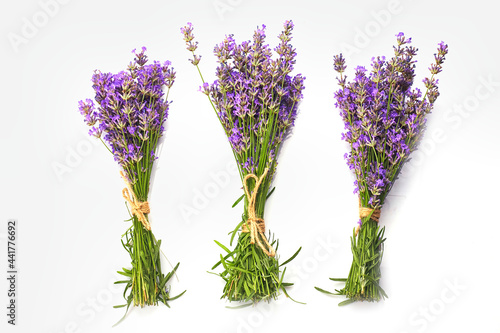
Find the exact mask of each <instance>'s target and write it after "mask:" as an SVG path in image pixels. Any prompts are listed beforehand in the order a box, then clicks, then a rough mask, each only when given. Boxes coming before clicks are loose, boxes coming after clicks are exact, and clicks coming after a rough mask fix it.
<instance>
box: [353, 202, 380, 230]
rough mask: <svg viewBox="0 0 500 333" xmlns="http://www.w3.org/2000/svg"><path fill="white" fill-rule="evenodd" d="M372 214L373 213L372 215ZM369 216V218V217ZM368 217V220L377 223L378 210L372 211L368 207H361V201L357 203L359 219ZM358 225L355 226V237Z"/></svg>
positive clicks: (378, 217)
mask: <svg viewBox="0 0 500 333" xmlns="http://www.w3.org/2000/svg"><path fill="white" fill-rule="evenodd" d="M372 212H373V213H372ZM370 215H371V216H370ZM368 216H370V218H371V219H372V220H373V221H375V222H377V223H378V221H379V219H380V209H373V208H370V207H363V205H361V200H360V201H359V218H361V219H362V218H364V217H368ZM360 228H361V227H360V225H359V224H358V225H357V226H356V231H355V232H354V234H355V235H356V236H357V235H358V232H359V229H360Z"/></svg>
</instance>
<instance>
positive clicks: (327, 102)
mask: <svg viewBox="0 0 500 333" xmlns="http://www.w3.org/2000/svg"><path fill="white" fill-rule="evenodd" d="M48 2H49V0H41V1H40V2H38V1H33V0H29V1H16V2H14V1H9V2H7V1H3V2H2V5H3V6H2V10H1V11H0V12H1V14H0V15H1V19H0V21H1V22H2V23H1V26H2V28H1V39H0V43H1V47H2V53H1V59H2V65H3V68H2V75H1V77H0V82H1V83H0V84H1V90H0V91H1V94H2V95H1V97H2V98H1V103H2V104H1V105H2V106H1V112H2V117H1V121H0V123H1V125H0V126H1V131H0V135H1V140H0V145H1V151H2V160H1V166H0V177H1V187H0V188H1V194H0V221H2V223H1V230H0V238H1V239H0V241H1V246H0V247H1V249H0V263H1V264H0V266H1V267H2V270H6V265H7V260H6V259H7V258H6V245H5V242H6V234H5V232H6V221H7V220H8V219H9V218H16V219H18V221H19V222H18V223H19V227H18V267H19V281H18V292H19V293H18V325H17V326H16V327H12V326H11V325H7V323H6V321H7V317H6V315H5V314H6V312H7V310H6V308H5V305H6V304H7V295H6V294H7V284H6V279H5V278H2V279H1V283H0V295H1V296H0V304H1V305H2V306H1V308H2V309H3V310H0V314H1V316H0V318H2V319H1V320H0V321H1V324H0V327H2V328H1V330H2V332H5V330H6V329H7V332H43V333H44V332H51V333H52V332H53V333H62V332H108V331H111V330H112V329H111V326H112V325H113V324H114V323H115V322H116V321H117V320H119V319H120V317H121V316H122V314H123V309H120V310H116V309H113V308H112V305H115V304H121V303H122V302H123V300H122V296H121V289H120V288H118V289H117V288H115V287H114V286H113V284H112V282H113V281H115V280H116V279H117V275H116V274H115V272H116V271H117V270H119V269H121V267H122V266H126V267H127V266H128V265H129V262H130V261H129V258H128V257H127V253H126V252H125V251H124V250H123V248H122V247H121V245H120V235H121V234H122V233H123V232H124V230H125V229H126V228H127V224H126V223H123V222H121V221H122V220H123V219H125V218H126V209H125V206H124V200H123V198H122V197H121V189H122V188H123V183H122V180H121V179H120V177H119V175H118V171H119V168H118V166H117V165H116V164H115V162H114V161H113V160H112V158H111V156H109V153H108V152H107V151H106V150H105V149H104V147H102V145H101V144H100V143H98V142H96V141H95V140H94V139H93V138H89V137H88V136H87V134H86V132H87V130H88V129H87V127H86V125H85V124H84V123H83V119H82V117H81V115H80V114H79V112H78V107H77V102H78V101H79V100H80V99H84V98H90V97H92V96H93V91H92V88H91V81H90V79H91V75H92V73H93V70H94V69H100V70H101V71H110V72H116V71H119V70H121V69H124V68H125V66H126V65H127V64H128V63H129V61H131V60H132V54H131V53H130V51H131V50H132V49H134V48H140V47H141V46H146V47H148V56H149V57H150V59H156V60H162V61H163V60H167V59H168V60H170V61H172V63H173V66H174V67H175V69H176V70H177V80H176V82H175V84H174V86H173V89H172V91H171V95H170V96H171V98H172V100H173V102H174V103H173V104H172V107H171V109H170V116H169V119H168V124H167V129H166V133H165V141H164V146H163V150H162V154H161V157H160V159H159V163H158V169H157V173H156V177H155V179H154V184H153V186H152V193H151V195H150V199H151V200H150V203H151V206H152V214H151V219H152V224H153V230H154V232H155V234H156V235H157V237H158V238H161V239H162V240H163V244H162V249H163V251H164V252H165V253H166V255H167V257H168V258H169V260H170V261H171V262H172V263H173V264H175V263H177V262H181V265H180V268H179V271H178V280H174V281H173V282H172V294H177V293H179V292H181V291H183V290H185V289H187V292H186V294H185V295H184V296H183V297H181V298H180V299H179V300H176V301H174V302H172V303H171V304H170V305H171V308H170V309H169V308H167V307H165V306H164V305H160V306H158V307H150V308H145V309H134V310H133V311H132V312H131V313H130V314H129V316H128V317H127V319H126V320H125V322H123V323H122V324H121V325H119V326H118V327H116V328H114V329H113V331H114V332H137V330H142V331H153V330H155V331H171V332H174V331H175V332H199V331H206V332H276V331H277V330H279V331H280V332H287V331H288V332H298V331H307V332H308V331H312V330H314V331H317V332H333V331H338V332H341V331H349V332H394V333H402V332H407V333H413V332H452V331H460V332H466V331H478V332H500V323H499V320H498V310H500V306H499V305H498V299H499V296H500V292H499V288H498V274H499V272H500V270H499V268H498V255H497V253H498V234H499V232H500V227H499V223H498V222H500V221H499V219H498V214H497V213H496V212H495V209H496V207H497V205H498V188H499V187H500V181H499V178H498V164H499V162H500V159H499V155H498V145H497V140H498V122H499V121H500V115H499V114H498V111H497V108H498V103H499V97H500V71H499V66H498V51H499V48H498V31H499V26H498V17H497V12H496V10H495V8H493V7H494V6H493V5H491V1H485V0H479V1H474V2H466V1H458V2H449V1H448V2H446V1H418V2H417V1H410V0H400V1H397V0H395V1H392V2H388V1H386V0H377V1H351V2H349V3H347V2H345V1H331V2H326V1H307V2H306V1H296V0H294V1H261V0H259V1H249V0H200V1H184V2H181V1H176V2H167V1H163V2H160V1H142V2H139V1H136V2H134V1H96V0H87V1H78V0H73V1H65V3H62V0H61V2H55V4H56V5H57V6H56V7H54V2H52V5H51V6H48V7H47V6H44V5H42V4H43V3H48ZM44 8H45V9H44ZM47 12H48V13H49V14H50V15H48V14H47ZM286 19H292V20H293V21H294V23H295V25H296V27H295V30H294V39H293V45H294V46H295V47H296V49H297V53H298V56H297V66H296V73H299V72H300V73H303V74H304V75H305V76H306V77H307V80H306V89H305V92H304V101H303V103H302V104H301V107H300V114H299V116H298V119H297V122H296V127H295V128H294V133H293V136H292V137H291V139H290V140H288V141H287V143H286V145H285V147H284V149H283V151H282V154H281V156H280V165H279V168H278V175H277V178H276V182H275V185H276V186H277V189H276V191H275V193H274V194H273V196H272V197H271V199H269V201H268V205H267V211H266V224H267V226H268V227H269V228H270V230H271V231H272V232H274V233H275V235H276V236H277V237H278V238H279V239H280V249H279V254H280V255H281V259H282V260H284V259H286V258H288V257H289V256H290V255H291V254H293V253H294V252H295V250H296V249H297V248H298V247H299V246H302V247H303V251H302V252H301V254H300V256H299V257H297V259H296V260H295V261H293V262H292V263H290V264H289V265H288V267H289V269H288V271H287V276H286V279H285V280H288V281H292V282H295V283H296V285H295V286H294V287H293V288H291V289H290V294H291V295H292V296H293V297H294V298H295V299H297V300H300V301H303V302H306V303H307V305H300V304H296V303H294V302H292V301H290V300H289V299H286V297H284V295H282V296H281V297H280V298H279V300H278V301H276V302H273V303H271V304H267V303H262V304H259V305H257V306H256V307H250V308H246V309H242V310H232V309H227V308H226V306H227V305H230V304H228V303H226V302H225V301H224V300H220V299H219V297H220V295H221V292H222V288H223V281H222V279H220V278H219V277H217V276H214V275H211V274H208V273H207V271H209V270H210V268H211V266H212V265H213V264H214V263H215V262H216V261H217V258H218V256H219V253H220V249H219V248H218V246H217V245H216V244H215V243H214V242H213V240H214V239H217V240H219V241H221V242H222V243H224V244H228V242H229V237H228V236H227V233H228V232H229V231H230V230H232V229H233V228H234V225H235V223H237V222H239V219H240V216H241V213H242V211H241V210H242V207H241V206H238V207H237V208H234V209H231V204H232V203H233V202H234V200H235V199H236V198H237V197H239V196H240V194H241V193H242V191H241V183H240V182H239V179H238V176H237V175H236V173H235V172H234V161H233V158H232V154H231V151H230V148H229V145H228V144H227V141H226V138H225V137H224V134H223V131H222V129H221V128H220V124H219V122H218V121H217V119H216V117H215V115H214V114H213V111H211V108H210V105H209V104H208V101H207V100H206V97H205V96H204V95H203V94H201V93H199V92H197V89H198V86H199V85H200V80H199V78H198V77H197V73H196V69H195V68H194V67H193V66H192V65H191V64H190V63H189V62H188V61H187V58H188V57H189V54H188V52H187V51H186V50H185V46H184V42H183V41H182V36H181V34H180V32H179V28H180V27H181V26H183V25H184V24H185V23H186V22H188V21H191V22H193V24H194V26H195V35H196V37H197V40H198V41H199V42H200V48H199V50H198V51H199V53H200V54H202V56H203V58H202V62H201V64H200V65H201V68H202V70H203V73H204V75H205V77H206V78H207V79H208V80H210V81H212V80H213V79H214V70H215V60H214V56H213V54H212V50H213V46H214V45H215V44H216V43H218V42H220V41H221V40H222V39H223V37H224V35H225V34H229V33H234V34H235V38H236V39H237V41H239V42H241V41H243V40H247V39H250V38H251V36H252V33H253V30H254V29H255V27H256V26H257V25H259V24H266V25H267V26H268V29H267V35H268V39H267V41H268V43H270V44H271V45H272V46H275V45H276V44H277V38H276V36H277V35H278V34H279V32H280V31H281V29H282V24H283V22H284V21H285V20H286ZM31 24H36V25H35V29H33V28H32V29H31V30H30V29H29V27H28V26H29V25H31ZM400 31H403V32H405V34H406V35H407V36H411V37H413V41H414V45H415V46H416V47H418V48H419V49H420V52H419V55H418V58H417V59H418V60H419V62H418V73H417V74H418V77H417V79H416V84H417V85H418V86H419V87H421V88H422V83H421V80H422V79H423V77H424V75H426V74H427V67H428V66H429V65H430V63H431V62H432V61H433V53H434V52H435V49H436V46H437V43H438V42H440V41H441V40H444V41H445V42H446V43H448V44H449V48H450V53H449V56H448V57H447V60H446V62H445V64H444V72H443V73H442V74H440V75H439V79H440V92H441V96H440V98H439V99H438V101H437V103H436V105H435V109H434V113H433V114H432V116H431V117H430V120H429V127H428V130H427V133H426V137H425V140H424V142H423V146H422V147H421V150H420V151H419V152H417V153H416V154H414V156H413V157H414V159H413V161H412V162H411V163H409V164H408V165H407V166H406V167H405V170H404V171H403V175H402V177H401V178H400V179H399V181H398V183H397V185H396V186H395V187H394V189H393V191H392V193H391V197H390V198H389V200H388V202H387V205H386V206H385V207H384V209H383V213H382V222H381V223H382V224H383V225H385V226H386V227H387V230H386V236H387V242H386V252H385V257H384V260H383V265H382V270H383V277H382V286H383V288H384V289H385V290H386V292H387V294H388V295H389V299H387V300H385V301H383V302H380V303H375V304H373V303H358V304H353V305H350V306H348V307H343V308H339V307H338V306H337V304H338V302H340V301H342V300H343V299H342V298H341V297H328V296H326V295H323V294H320V293H319V292H317V291H315V290H314V289H313V287H314V286H320V287H322V288H324V289H328V290H333V289H335V288H339V287H341V285H338V284H335V283H333V282H331V281H329V280H328V278H329V277H345V276H346V275H347V273H348V270H349V267H350V264H351V258H352V257H351V253H350V247H349V246H350V245H349V236H350V234H351V232H352V228H353V227H354V225H355V222H356V220H357V216H356V213H357V211H356V208H357V199H356V196H355V195H354V194H353V193H352V191H353V184H352V182H353V179H352V176H351V174H350V172H349V170H348V168H347V166H346V165H345V162H344V160H343V154H344V153H345V152H346V146H345V144H344V143H343V142H342V141H341V140H340V133H341V131H342V127H343V126H342V123H341V119H340V117H339V114H338V110H336V109H335V107H334V100H333V92H334V90H335V89H337V86H336V81H335V72H334V71H333V64H332V57H333V55H334V54H337V53H339V52H342V51H344V54H346V58H347V65H348V66H349V70H351V72H349V73H348V74H350V75H351V77H352V70H353V68H354V66H356V65H365V66H368V65H369V62H370V58H371V57H372V56H376V55H386V56H391V55H392V45H393V43H394V42H395V37H394V35H395V34H396V33H398V32H400ZM13 36H16V37H13ZM12 38H24V39H23V42H22V43H21V44H19V45H14V44H13V43H12V42H11V41H10V39H12ZM349 51H350V52H349ZM349 53H350V54H349ZM488 82H489V83H488ZM183 211H184V213H183ZM188 212H191V213H192V214H190V213H188ZM165 267H167V266H165ZM2 276H3V275H2Z"/></svg>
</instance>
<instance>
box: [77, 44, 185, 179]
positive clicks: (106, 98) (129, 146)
mask: <svg viewBox="0 0 500 333" xmlns="http://www.w3.org/2000/svg"><path fill="white" fill-rule="evenodd" d="M145 52H146V48H145V47H142V49H141V51H140V52H136V50H133V51H132V53H133V54H134V60H133V62H131V63H130V64H129V66H128V69H127V71H121V72H118V73H117V74H112V73H101V72H100V71H95V73H94V75H93V76H92V83H93V86H92V87H93V88H94V91H95V101H96V102H97V105H98V107H96V106H95V105H94V102H93V101H92V100H90V99H86V100H84V101H80V102H79V110H80V113H81V114H82V115H83V116H84V118H85V122H86V123H87V125H89V126H91V129H90V131H89V134H90V135H94V136H96V137H103V139H104V142H105V143H106V144H107V145H108V146H109V148H110V150H111V152H112V153H113V155H114V158H115V160H116V161H117V162H118V163H119V164H120V165H121V166H122V167H123V169H124V170H125V171H126V172H127V176H128V177H129V179H130V180H131V181H132V182H134V180H135V179H136V177H137V170H142V169H149V170H150V169H151V167H152V164H153V161H154V160H155V158H156V156H155V151H156V146H157V143H158V139H159V138H160V137H161V136H162V134H163V130H164V123H165V120H166V119H167V116H168V109H169V106H170V102H168V101H167V100H166V99H165V98H166V96H165V92H164V87H167V89H169V88H170V87H171V86H172V84H173V82H174V80H175V71H174V70H173V68H171V67H170V62H168V61H167V62H165V63H164V64H160V63H159V62H158V61H154V62H153V63H152V64H147V63H148V58H147V56H146V54H145ZM148 140H150V141H149V142H150V144H144V142H145V141H148ZM136 165H137V166H138V167H136Z"/></svg>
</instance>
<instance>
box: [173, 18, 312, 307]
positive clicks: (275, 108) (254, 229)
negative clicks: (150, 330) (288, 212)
mask: <svg viewBox="0 0 500 333" xmlns="http://www.w3.org/2000/svg"><path fill="white" fill-rule="evenodd" d="M292 29H293V23H292V22H291V21H287V22H285V24H284V31H283V32H282V33H281V34H280V35H279V37H278V38H279V39H280V44H279V45H278V46H277V47H276V48H275V51H276V53H277V55H278V56H277V57H276V59H272V50H271V48H270V47H269V46H268V45H265V44H264V40H265V37H266V35H265V26H262V28H261V29H260V28H257V30H256V31H255V33H254V35H253V41H251V42H250V41H246V42H243V43H241V44H236V42H235V40H234V39H233V35H228V36H226V38H225V39H224V41H223V42H222V43H220V44H218V45H216V46H215V49H214V54H215V56H216V57H217V61H218V63H219V65H218V67H217V70H216V76H217V80H216V81H215V82H213V83H212V84H209V83H206V82H205V80H204V79H203V76H202V75H201V71H200V69H199V66H198V64H199V62H200V59H201V57H200V56H198V55H196V54H195V53H194V51H195V50H196V48H197V44H198V42H194V41H193V39H194V36H193V27H192V25H191V23H188V25H187V26H185V27H184V28H181V32H182V34H183V35H184V40H185V41H186V44H187V49H188V51H190V52H191V53H192V55H193V58H192V59H191V60H190V61H191V62H192V63H193V65H195V66H196V67H197V69H198V72H199V74H200V76H201V80H202V82H203V87H202V88H201V90H202V92H203V93H205V94H206V95H207V96H208V99H209V101H210V103H211V105H212V107H213V109H214V111H215V113H216V115H217V117H218V119H219V121H220V123H221V125H222V127H223V129H224V132H225V133H226V136H227V138H228V140H229V143H230V145H231V148H232V151H233V154H234V157H235V159H236V162H237V165H238V169H239V174H240V177H241V181H242V183H243V188H244V194H243V195H242V196H241V197H240V198H239V199H238V200H237V201H236V202H235V204H234V205H233V207H234V206H236V205H237V204H238V203H239V202H240V201H241V200H242V199H244V206H245V207H244V213H243V215H242V221H241V222H240V223H239V224H238V225H237V226H236V228H235V229H234V230H233V231H232V233H231V242H230V244H231V245H232V242H233V239H234V238H235V236H236V234H237V233H238V231H240V233H239V237H238V243H237V245H236V247H235V248H234V250H229V249H228V248H227V247H226V246H224V245H222V244H221V243H219V242H217V241H216V243H217V244H218V245H219V246H220V247H221V248H222V249H223V250H224V252H225V253H224V255H221V256H220V261H219V262H218V263H217V264H215V266H213V267H212V269H215V268H216V267H218V266H219V265H220V264H222V266H223V268H224V271H223V272H222V273H220V274H219V275H220V276H221V277H222V278H223V279H224V281H225V282H226V285H225V287H224V292H223V295H222V297H221V298H224V297H225V298H227V299H228V300H229V301H252V302H254V303H255V302H258V301H259V300H268V301H270V300H271V299H272V298H274V299H275V298H276V297H277V296H278V294H279V292H280V290H282V291H283V292H284V293H285V294H286V295H287V296H288V294H287V292H286V290H285V287H286V286H289V285H291V284H290V283H286V282H283V276H284V274H285V271H286V268H285V269H284V270H283V272H281V271H280V267H281V266H283V265H284V264H286V263H288V262H289V261H291V260H293V259H294V258H295V256H296V255H297V254H298V253H299V251H300V248H299V250H298V251H297V252H296V253H295V254H294V255H293V256H292V257H291V258H290V259H289V260H287V261H285V262H284V263H282V264H281V265H280V264H279V263H278V258H277V256H276V251H277V249H278V241H277V240H274V239H272V237H271V234H270V233H269V234H268V236H267V237H266V229H265V224H264V209H265V205H266V199H267V198H268V197H269V196H270V195H271V193H272V192H273V190H274V189H272V190H271V183H272V180H273V177H274V174H275V172H276V166H277V156H278V153H279V151H280V148H281V145H282V143H283V140H285V138H286V137H287V134H288V133H289V131H290V129H291V127H292V126H293V125H294V121H295V118H296V116H297V108H298V104H299V102H300V100H301V99H302V90H303V89H304V77H303V76H301V75H300V74H298V75H296V76H293V77H292V76H291V72H292V70H293V65H294V64H295V56H296V52H295V49H294V48H293V47H292V45H290V40H291V39H292V36H291V34H292Z"/></svg>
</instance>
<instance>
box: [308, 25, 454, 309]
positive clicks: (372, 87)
mask: <svg viewBox="0 0 500 333" xmlns="http://www.w3.org/2000/svg"><path fill="white" fill-rule="evenodd" d="M396 37H397V45H396V46H394V53H395V56H394V57H393V58H391V59H390V60H386V59H385V57H377V58H373V59H372V69H371V72H368V71H367V70H366V69H365V68H364V67H362V66H358V67H357V68H356V72H355V77H354V80H353V81H351V82H347V77H346V76H344V74H343V73H344V71H345V69H346V65H345V59H344V58H343V57H342V54H340V55H338V56H335V57H334V69H335V70H336V71H337V72H338V73H339V74H340V77H338V78H337V80H338V83H339V85H340V87H341V88H340V89H339V90H338V91H337V92H336V93H335V99H336V101H337V103H336V106H337V107H338V108H339V109H340V110H341V112H340V115H341V116H342V119H343V121H344V124H345V130H346V131H345V133H343V134H342V139H343V140H345V141H346V142H348V143H349V145H350V148H351V151H350V153H348V154H346V155H345V158H346V160H347V164H348V166H349V168H350V169H351V170H352V171H353V172H354V174H355V176H356V181H355V182H354V185H355V190H354V193H358V195H359V212H360V221H359V222H358V226H357V227H356V228H355V230H354V234H353V236H352V238H351V245H352V253H353V262H352V266H351V270H350V272H349V276H348V278H347V279H332V280H336V281H343V282H345V287H344V288H343V289H341V290H336V291H337V294H340V295H345V296H347V297H348V298H349V299H348V300H346V301H344V302H342V303H340V305H342V304H346V303H350V302H353V301H363V300H366V301H379V300H380V299H383V298H385V297H387V295H386V293H385V292H384V290H383V289H382V288H381V287H380V277H381V274H380V264H381V261H382V253H383V243H384V241H385V239H384V231H385V227H383V228H381V227H380V226H379V223H378V221H379V217H380V210H381V209H382V206H383V204H384V202H385V199H386V198H387V195H388V194H389V191H390V190H391V188H392V186H393V185H394V182H395V181H396V179H397V178H398V175H399V173H400V172H401V170H402V168H403V165H404V164H405V162H406V161H407V160H408V157H409V156H410V154H411V153H412V152H413V151H415V150H416V149H417V146H418V143H419V141H420V139H421V137H422V134H423V132H424V129H425V126H426V116H427V115H428V114H429V113H430V112H431V110H432V108H433V106H434V102H435V101H436V98H437V97H438V96H439V91H438V87H437V84H438V80H436V78H435V76H436V74H438V73H439V72H441V69H442V64H443V62H444V60H445V55H446V54H447V53H448V45H446V44H444V43H443V42H441V43H439V46H438V49H437V53H436V54H434V59H435V62H434V63H433V64H432V65H431V66H430V68H429V70H430V74H431V76H430V78H425V79H424V80H423V83H424V85H425V88H426V90H425V93H423V94H422V92H421V91H420V90H419V89H418V88H414V89H412V85H413V80H414V77H415V72H414V70H415V63H416V60H414V57H415V55H416V54H417V49H416V48H414V47H413V46H410V44H411V38H406V37H405V36H404V34H403V33H399V34H397V35H396ZM317 289H318V290H320V291H324V290H322V289H319V288H317Z"/></svg>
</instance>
